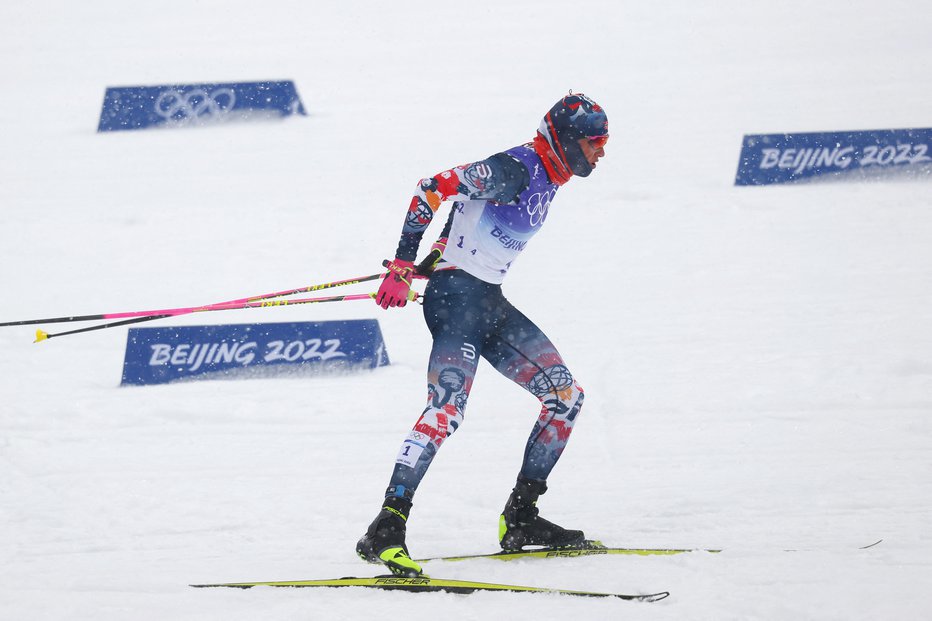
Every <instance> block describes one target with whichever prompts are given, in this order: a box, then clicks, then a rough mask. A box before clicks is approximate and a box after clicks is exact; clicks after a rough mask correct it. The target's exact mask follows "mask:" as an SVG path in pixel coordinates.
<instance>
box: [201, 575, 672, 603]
mask: <svg viewBox="0 0 932 621" xmlns="http://www.w3.org/2000/svg"><path fill="white" fill-rule="evenodd" d="M190 586H192V587H195V588H211V587H229V588H234V589H249V588H252V587H257V586H270V587H298V588H304V587H331V588H332V587H361V588H370V589H381V590H385V591H407V592H409V593H431V592H437V591H444V592H447V593H458V594H461V595H468V594H470V593H476V592H479V591H498V592H510V593H550V594H557V595H574V596H578V597H615V598H618V599H624V600H628V601H638V602H656V601H659V600H662V599H665V598H667V597H669V596H670V593H669V592H668V591H660V592H658V593H647V594H642V595H626V594H624V593H600V592H596V591H576V590H570V589H551V588H545V587H533V586H520V585H516V584H499V583H494V582H472V581H469V580H445V579H442V578H429V577H427V576H419V577H417V578H403V577H399V576H376V577H374V578H353V577H348V578H334V579H332V580H292V581H282V582H228V583H224V584H192V585H190Z"/></svg>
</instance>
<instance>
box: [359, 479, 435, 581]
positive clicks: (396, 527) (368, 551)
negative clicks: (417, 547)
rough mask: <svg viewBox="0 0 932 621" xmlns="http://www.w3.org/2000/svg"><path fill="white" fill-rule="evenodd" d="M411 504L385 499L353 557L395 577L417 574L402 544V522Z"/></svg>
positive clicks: (418, 569) (402, 499)
mask: <svg viewBox="0 0 932 621" xmlns="http://www.w3.org/2000/svg"><path fill="white" fill-rule="evenodd" d="M410 512H411V501H410V500H407V499H405V498H399V497H395V496H389V497H388V498H386V499H385V502H384V504H383V506H382V510H381V511H379V514H378V515H377V516H375V520H373V522H372V524H370V525H369V529H368V530H367V531H366V534H365V535H363V536H362V538H361V539H360V540H359V541H358V542H357V543H356V554H358V555H359V557H360V558H362V559H363V560H364V561H367V562H369V563H382V564H383V565H385V566H386V567H388V568H389V569H390V570H391V572H392V573H393V574H395V575H396V576H405V577H409V578H413V577H416V576H420V575H421V572H422V570H421V566H420V565H418V564H417V563H416V562H414V561H413V560H411V557H410V556H409V555H408V547H407V546H406V545H405V522H407V520H408V514H409V513H410Z"/></svg>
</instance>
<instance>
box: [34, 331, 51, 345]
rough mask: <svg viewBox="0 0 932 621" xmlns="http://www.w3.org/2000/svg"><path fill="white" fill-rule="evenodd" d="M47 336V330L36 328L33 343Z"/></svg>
mask: <svg viewBox="0 0 932 621" xmlns="http://www.w3.org/2000/svg"><path fill="white" fill-rule="evenodd" d="M47 338H49V333H48V332H43V331H42V330H36V340H35V341H33V343H38V342H39V341H44V340H46V339H47Z"/></svg>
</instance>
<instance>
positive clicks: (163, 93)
mask: <svg viewBox="0 0 932 621" xmlns="http://www.w3.org/2000/svg"><path fill="white" fill-rule="evenodd" d="M292 114H300V115H304V116H306V115H307V112H305V110H304V105H303V104H302V103H301V98H300V97H299V96H298V91H297V89H296V88H295V85H294V82H292V81H291V80H288V81H284V82H227V83H222V84H176V85H168V86H117V87H108V88H107V91H106V93H105V94H104V103H103V106H102V107H101V110H100V123H99V124H98V126H97V131H98V132H112V131H120V130H127V129H146V128H149V127H160V126H168V127H171V126H185V125H203V124H206V123H212V122H222V121H228V120H231V119H237V120H243V119H250V118H268V117H284V116H290V115H292Z"/></svg>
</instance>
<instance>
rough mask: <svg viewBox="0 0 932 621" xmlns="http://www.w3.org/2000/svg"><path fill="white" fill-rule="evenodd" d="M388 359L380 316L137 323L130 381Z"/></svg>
mask: <svg viewBox="0 0 932 621" xmlns="http://www.w3.org/2000/svg"><path fill="white" fill-rule="evenodd" d="M387 364H389V361H388V353H387V352H386V351H385V342H384V341H383V339H382V331H381V329H380V328H379V322H378V321H377V320H375V319H354V320H347V321H317V322H313V321H302V322H291V323H257V324H232V325H216V326H176V327H171V328H131V329H130V330H129V335H128V336H127V339H126V356H125V358H124V361H123V381H122V384H123V385H137V386H138V385H145V384H165V383H167V382H174V381H178V380H188V379H240V378H249V377H276V376H283V375H284V376H289V375H297V374H302V375H303V374H313V373H317V372H321V371H324V372H334V371H355V370H360V369H374V368H376V367H381V366H385V365H387Z"/></svg>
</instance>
